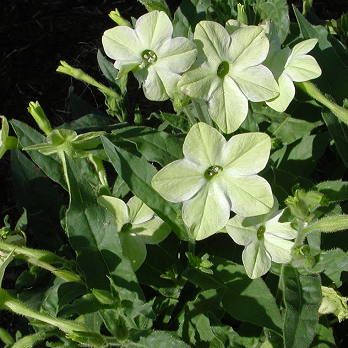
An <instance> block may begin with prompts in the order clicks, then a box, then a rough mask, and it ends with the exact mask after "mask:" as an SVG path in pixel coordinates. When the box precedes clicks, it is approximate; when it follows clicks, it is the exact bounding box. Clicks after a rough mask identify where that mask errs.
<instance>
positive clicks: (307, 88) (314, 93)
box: [295, 81, 348, 124]
mask: <svg viewBox="0 0 348 348" xmlns="http://www.w3.org/2000/svg"><path fill="white" fill-rule="evenodd" d="M295 84H296V86H297V87H299V88H301V89H302V90H303V91H304V92H306V93H307V94H309V95H310V96H311V97H313V98H314V99H315V100H316V101H318V102H319V103H321V104H323V105H324V106H326V107H327V108H328V109H330V111H331V112H332V113H333V114H335V115H336V116H337V117H338V118H339V119H340V120H341V121H343V122H344V123H346V124H348V110H347V109H345V108H343V107H341V106H339V105H337V104H336V103H334V102H333V101H331V100H329V99H328V98H327V97H325V95H324V94H323V93H321V92H320V91H319V89H318V88H317V87H316V86H315V85H314V84H313V83H312V82H309V81H305V82H295Z"/></svg>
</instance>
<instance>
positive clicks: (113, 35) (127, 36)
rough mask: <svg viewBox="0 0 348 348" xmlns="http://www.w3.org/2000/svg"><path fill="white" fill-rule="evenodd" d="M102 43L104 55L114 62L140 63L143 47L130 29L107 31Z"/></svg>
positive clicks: (119, 28)
mask: <svg viewBox="0 0 348 348" xmlns="http://www.w3.org/2000/svg"><path fill="white" fill-rule="evenodd" d="M102 43H103V47H104V51H105V53H106V55H107V56H108V57H110V58H112V59H115V60H116V61H121V62H124V63H126V62H130V61H131V62H133V63H134V62H138V64H140V63H141V61H142V57H141V52H142V50H143V47H142V44H141V42H140V41H139V40H138V37H137V36H136V34H135V32H134V30H133V29H132V28H129V27H127V26H118V27H115V28H111V29H108V30H106V31H105V32H104V35H103V37H102ZM118 64H119V65H120V64H121V63H118ZM121 65H122V64H121Z"/></svg>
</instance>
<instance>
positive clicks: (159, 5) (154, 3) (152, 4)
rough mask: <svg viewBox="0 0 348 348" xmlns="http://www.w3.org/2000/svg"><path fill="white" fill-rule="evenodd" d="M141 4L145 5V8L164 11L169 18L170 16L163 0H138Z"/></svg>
mask: <svg viewBox="0 0 348 348" xmlns="http://www.w3.org/2000/svg"><path fill="white" fill-rule="evenodd" d="M138 1H139V2H140V3H141V4H143V5H144V6H145V8H146V9H147V10H148V11H149V12H150V11H155V10H158V11H164V12H165V13H166V14H167V15H168V17H169V18H171V14H170V11H169V8H168V5H167V3H166V1H165V0H138Z"/></svg>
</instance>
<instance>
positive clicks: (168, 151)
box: [113, 127, 183, 166]
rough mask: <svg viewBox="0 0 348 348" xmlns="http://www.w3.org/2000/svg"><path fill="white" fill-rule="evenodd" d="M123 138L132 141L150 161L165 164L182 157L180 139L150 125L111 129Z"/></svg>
mask: <svg viewBox="0 0 348 348" xmlns="http://www.w3.org/2000/svg"><path fill="white" fill-rule="evenodd" d="M113 133H114V134H117V135H118V136H120V137H122V138H123V139H125V140H128V141H131V142H134V143H135V144H136V146H137V150H138V151H139V152H140V153H141V154H142V155H144V157H145V158H146V159H147V160H148V161H151V162H158V163H159V164H160V165H161V166H165V165H167V164H168V163H170V162H173V161H175V160H177V159H179V158H182V157H183V154H182V143H183V141H182V140H181V139H178V138H176V137H174V136H172V135H170V134H168V133H166V132H159V131H156V130H155V129H152V128H150V127H127V128H122V129H119V130H115V131H113Z"/></svg>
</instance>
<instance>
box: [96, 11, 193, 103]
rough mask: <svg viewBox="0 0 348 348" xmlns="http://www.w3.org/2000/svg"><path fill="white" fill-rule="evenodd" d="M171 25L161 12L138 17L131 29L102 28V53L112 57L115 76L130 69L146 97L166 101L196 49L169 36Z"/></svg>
mask: <svg viewBox="0 0 348 348" xmlns="http://www.w3.org/2000/svg"><path fill="white" fill-rule="evenodd" d="M172 33H173V25H172V22H171V21H170V19H169V18H168V16H167V15H166V14H165V13H164V12H161V11H151V12H149V13H146V14H144V15H143V16H141V17H139V19H138V20H137V22H136V24H135V28H134V29H132V28H129V27H128V26H118V27H115V28H112V29H109V30H106V31H105V33H104V35H103V37H102V42H103V46H104V50H105V53H106V54H107V55H108V56H109V57H110V58H112V59H115V64H114V65H115V67H116V68H117V69H119V73H118V77H121V76H122V75H123V74H125V73H128V72H129V71H133V72H134V75H135V77H136V78H137V79H138V80H139V81H140V82H142V84H143V90H144V94H145V96H146V98H148V99H150V100H158V101H160V100H166V99H168V98H169V97H171V96H172V93H173V91H174V89H175V87H176V85H177V82H178V81H179V79H180V76H181V75H180V74H181V73H183V72H184V71H186V70H187V69H189V67H190V66H191V65H192V63H193V62H194V61H195V59H196V55H197V49H196V46H195V44H194V43H193V42H191V41H190V40H189V39H187V38H184V37H176V38H172Z"/></svg>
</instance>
